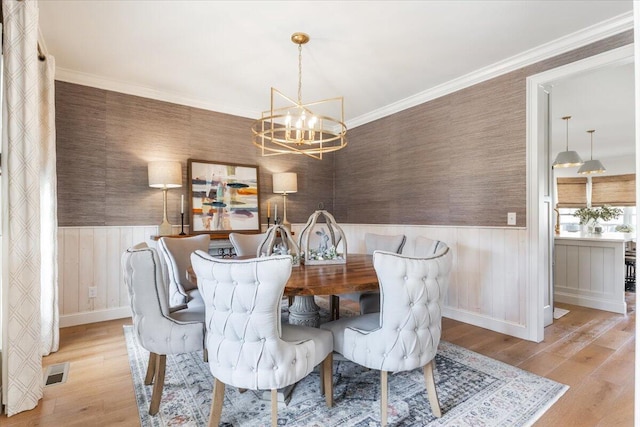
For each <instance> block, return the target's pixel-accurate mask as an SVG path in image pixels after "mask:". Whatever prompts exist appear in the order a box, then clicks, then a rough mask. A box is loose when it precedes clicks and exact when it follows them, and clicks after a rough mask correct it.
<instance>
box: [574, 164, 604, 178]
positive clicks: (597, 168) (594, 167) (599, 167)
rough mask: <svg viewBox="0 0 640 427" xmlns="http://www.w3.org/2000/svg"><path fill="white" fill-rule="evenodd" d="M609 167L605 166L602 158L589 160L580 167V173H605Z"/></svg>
mask: <svg viewBox="0 0 640 427" xmlns="http://www.w3.org/2000/svg"><path fill="white" fill-rule="evenodd" d="M606 170H607V169H606V168H605V167H604V165H603V164H602V162H601V161H600V160H587V161H586V162H584V164H583V165H582V166H580V169H578V173H580V174H583V175H591V174H596V173H603V172H605V171H606Z"/></svg>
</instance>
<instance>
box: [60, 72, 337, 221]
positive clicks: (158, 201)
mask: <svg viewBox="0 0 640 427" xmlns="http://www.w3.org/2000/svg"><path fill="white" fill-rule="evenodd" d="M251 123H252V121H251V120H250V119H245V118H241V117H237V116H231V115H227V114H221V113H215V112H211V111H205V110H201V109H197V108H191V107H186V106H182V105H176V104H171V103H167V102H161V101H155V100H151V99H147V98H141V97H137V96H131V95H125V94H121V93H116V92H110V91H106V90H101V89H95V88H91V87H86V86H80V85H76V84H71V83H65V82H60V81H57V82H56V136H57V162H58V165H57V166H58V221H59V225H60V226H122V225H154V224H159V223H160V222H161V221H162V191H161V190H158V189H154V188H150V187H149V186H148V179H147V163H148V162H149V161H152V160H178V161H180V162H182V173H183V187H182V188H179V189H172V190H169V193H168V195H169V197H168V214H169V222H171V223H172V224H180V195H181V194H185V199H186V194H187V187H186V176H187V159H189V158H194V159H200V160H211V161H221V162H229V163H242V164H253V165H257V166H258V167H259V170H260V177H259V180H260V204H261V210H262V212H261V221H262V222H264V223H266V202H267V200H270V201H271V204H272V206H273V204H274V203H276V202H277V203H278V205H279V206H280V209H282V196H281V195H277V194H273V193H272V179H271V175H272V173H274V172H297V173H298V192H297V193H295V194H291V195H290V196H289V198H288V201H287V217H288V219H289V221H291V222H305V221H306V220H307V218H308V216H309V215H310V214H311V213H312V212H313V211H314V210H315V209H316V208H317V206H318V203H320V202H322V203H323V204H324V206H325V208H326V209H328V210H332V209H333V156H335V154H330V155H328V156H327V157H326V158H325V159H324V160H322V161H318V160H314V159H309V158H305V157H303V156H276V157H260V156H259V153H258V149H257V148H256V147H254V146H253V144H252V143H251V130H250V126H251ZM272 209H273V207H272ZM272 213H273V212H272ZM281 213H282V210H280V214H281ZM185 217H186V215H185ZM185 223H187V224H188V220H186V218H185Z"/></svg>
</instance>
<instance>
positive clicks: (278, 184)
mask: <svg viewBox="0 0 640 427" xmlns="http://www.w3.org/2000/svg"><path fill="white" fill-rule="evenodd" d="M273 192H274V193H276V194H282V198H283V199H284V213H283V216H282V225H284V226H285V227H287V228H288V229H289V230H291V223H290V222H289V221H287V194H290V193H297V192H298V174H296V173H295V172H283V173H274V174H273ZM277 220H278V219H277V218H276V219H275V221H277Z"/></svg>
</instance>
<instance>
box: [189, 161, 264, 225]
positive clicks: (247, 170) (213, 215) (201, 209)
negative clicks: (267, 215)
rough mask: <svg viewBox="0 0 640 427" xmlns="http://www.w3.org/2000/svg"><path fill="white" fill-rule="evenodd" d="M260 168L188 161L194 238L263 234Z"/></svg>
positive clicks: (190, 210) (191, 222)
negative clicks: (199, 235) (261, 224)
mask: <svg viewBox="0 0 640 427" xmlns="http://www.w3.org/2000/svg"><path fill="white" fill-rule="evenodd" d="M258 177H259V173H258V166H253V165H242V164H233V163H223V162H215V161H207V160H195V159H188V160H187V182H188V183H189V184H188V185H189V210H188V212H189V215H190V218H189V219H190V224H191V234H203V233H208V234H220V235H229V233H231V232H247V233H250V232H254V233H259V232H260V194H259V191H258V189H259V188H260V186H259V180H258Z"/></svg>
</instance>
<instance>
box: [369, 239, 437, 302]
mask: <svg viewBox="0 0 640 427" xmlns="http://www.w3.org/2000/svg"><path fill="white" fill-rule="evenodd" d="M447 249H448V246H447V244H446V243H444V242H441V241H440V240H433V239H429V238H427V237H422V236H418V237H416V248H415V251H414V255H413V256H414V257H416V258H431V257H433V256H434V255H438V254H440V253H442V252H444V251H446V250H447ZM382 250H384V249H382ZM391 252H393V251H391ZM379 311H380V294H379V293H378V292H368V293H364V294H362V295H361V296H360V314H368V313H377V312H379Z"/></svg>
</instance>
